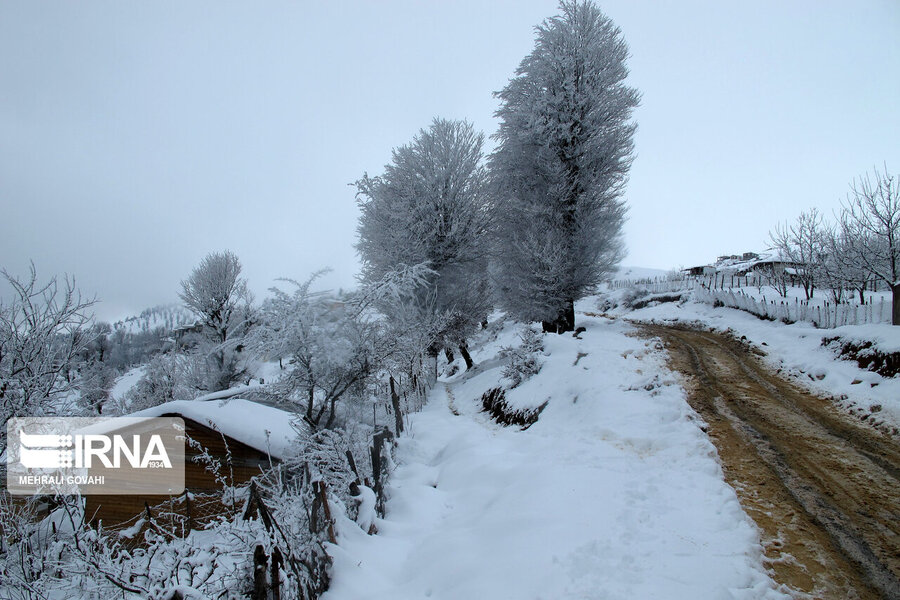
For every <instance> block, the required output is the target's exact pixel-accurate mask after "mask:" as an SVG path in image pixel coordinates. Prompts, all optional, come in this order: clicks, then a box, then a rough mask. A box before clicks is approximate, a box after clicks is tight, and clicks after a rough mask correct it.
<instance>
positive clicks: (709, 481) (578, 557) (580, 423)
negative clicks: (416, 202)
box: [325, 300, 786, 600]
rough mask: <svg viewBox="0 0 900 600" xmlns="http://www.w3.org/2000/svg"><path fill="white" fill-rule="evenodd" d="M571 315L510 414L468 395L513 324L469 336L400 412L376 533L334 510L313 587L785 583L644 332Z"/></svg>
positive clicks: (511, 340)
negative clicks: (404, 430)
mask: <svg viewBox="0 0 900 600" xmlns="http://www.w3.org/2000/svg"><path fill="white" fill-rule="evenodd" d="M593 302H595V300H594V301H588V302H586V303H582V305H581V306H580V308H581V309H587V310H592V309H593ZM578 324H579V326H585V327H586V328H587V330H586V331H585V332H584V333H583V334H582V335H581V337H582V338H583V339H575V338H573V337H572V336H569V335H565V336H555V335H548V336H545V352H544V354H545V355H546V356H544V357H543V361H544V366H543V368H542V370H541V372H540V373H539V374H537V375H536V376H534V377H533V378H532V379H530V380H528V381H526V382H525V383H523V384H522V385H521V386H520V387H518V388H516V389H514V390H512V391H511V392H509V393H508V395H507V399H508V400H509V402H510V403H511V404H516V405H521V406H537V405H540V404H542V403H543V402H544V401H546V400H549V403H548V405H547V407H546V409H545V410H544V411H543V413H542V414H541V416H540V420H539V421H538V422H537V423H536V424H535V425H533V426H532V427H531V428H529V429H527V430H524V431H522V430H520V429H519V428H518V427H501V426H499V425H497V424H496V423H494V422H492V421H490V420H489V419H488V417H487V415H486V414H485V413H483V412H480V411H479V409H480V398H481V395H482V393H483V392H484V391H486V390H488V389H489V388H491V387H494V386H496V385H497V383H498V381H499V380H500V378H501V375H500V372H501V370H502V366H503V362H502V361H501V360H499V359H498V358H497V354H498V351H499V349H500V348H501V347H502V346H510V345H514V344H515V343H516V342H517V336H516V332H517V331H518V327H515V326H512V325H507V326H503V327H500V326H499V325H495V327H497V328H498V329H499V331H498V334H497V335H496V336H494V338H493V339H491V341H489V342H487V343H484V345H482V346H481V347H477V346H474V345H473V350H474V352H473V355H474V358H475V360H476V363H477V365H476V367H475V368H474V369H473V370H472V371H471V372H468V373H462V374H459V375H455V376H454V377H452V378H450V379H449V380H446V381H444V382H442V383H439V384H438V385H437V386H436V388H435V389H434V390H433V391H432V393H431V396H430V399H429V402H428V404H427V405H426V407H425V409H424V410H423V411H422V412H421V413H417V414H414V415H411V416H410V434H409V435H408V436H404V437H402V438H401V439H400V442H399V448H398V450H397V461H398V466H397V468H396V470H395V471H394V473H393V475H392V476H391V479H390V481H389V489H388V493H389V501H388V503H387V515H386V518H385V519H383V520H378V521H377V526H378V529H379V533H378V535H374V536H369V535H366V534H365V533H364V532H363V531H362V530H361V529H360V528H359V527H358V526H357V525H356V524H355V523H352V522H350V521H346V520H345V521H342V522H339V523H338V531H339V538H340V539H339V546H335V547H332V548H331V552H332V554H333V556H334V568H333V581H332V586H331V589H330V591H329V592H327V593H326V595H325V598H326V599H327V600H344V599H347V600H351V599H352V600H356V599H358V598H369V599H379V598H384V599H388V598H389V599H391V600H402V599H405V598H410V599H411V598H415V599H421V598H446V599H460V598H488V599H492V600H495V599H504V598H510V599H512V598H515V599H527V598H543V599H559V598H580V599H581V598H622V599H628V600H632V599H634V598H670V599H679V598H684V599H691V600H694V599H696V598H704V599H733V598H747V599H750V598H753V599H759V598H781V597H786V596H785V595H784V594H782V593H781V592H779V591H778V590H776V588H775V585H774V584H773V582H772V581H771V579H770V578H769V576H768V575H767V573H766V571H765V569H764V567H763V564H762V558H761V556H762V554H761V548H760V545H759V541H758V535H757V530H756V528H755V525H754V524H753V523H752V521H751V520H750V519H749V518H748V517H747V516H746V515H745V514H744V513H743V511H742V509H741V507H740V505H739V503H738V500H737V497H736V495H735V493H734V491H733V490H732V489H731V488H730V487H729V486H728V485H726V484H725V482H724V480H723V476H722V472H721V470H720V467H719V464H718V462H717V458H716V450H715V448H714V447H713V445H712V444H711V443H710V441H709V440H708V438H707V437H706V435H705V434H704V433H703V431H702V430H701V428H700V427H701V423H699V422H698V417H697V416H696V415H695V413H693V411H692V410H691V408H690V407H689V406H688V404H687V402H686V400H685V395H684V392H683V390H682V389H681V387H680V386H679V385H678V383H677V380H676V378H675V377H674V376H673V375H672V374H670V372H669V371H668V370H667V368H666V365H665V356H664V354H663V352H662V351H661V349H660V346H659V345H658V343H655V342H647V341H645V340H642V339H639V338H636V337H630V336H629V335H628V334H629V333H630V332H631V331H632V328H631V326H630V325H628V324H627V323H625V322H624V321H622V320H617V321H611V320H608V319H605V318H601V317H587V316H584V315H583V314H579V316H578Z"/></svg>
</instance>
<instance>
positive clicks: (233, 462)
mask: <svg viewBox="0 0 900 600" xmlns="http://www.w3.org/2000/svg"><path fill="white" fill-rule="evenodd" d="M163 416H181V415H163ZM184 425H185V432H186V434H187V436H189V437H190V438H191V439H193V440H194V441H196V442H198V443H199V444H200V445H201V446H202V447H203V448H205V449H206V450H207V451H208V452H209V454H210V455H211V456H212V457H214V458H216V459H217V460H219V461H220V462H221V465H222V469H221V476H222V477H224V479H225V481H226V482H227V483H228V485H240V484H242V483H246V482H247V481H249V480H250V478H251V477H253V476H254V475H259V474H260V473H261V472H262V470H263V469H265V468H268V466H269V465H270V464H272V463H275V462H277V461H276V460H275V459H271V462H270V459H269V456H268V455H267V454H266V453H265V452H261V451H260V450H257V449H255V448H252V447H250V446H248V445H246V444H244V443H242V442H239V441H237V440H235V439H233V438H230V437H228V436H223V435H222V434H221V433H219V432H218V431H215V430H213V429H211V428H210V427H208V426H205V425H202V424H200V423H197V422H195V421H191V420H189V419H184ZM226 447H227V449H226ZM200 454H201V452H200V451H199V450H197V449H195V448H193V447H192V446H191V444H189V443H185V465H184V486H185V489H186V490H187V491H189V492H191V493H195V494H198V495H199V494H204V495H205V494H221V491H222V486H221V484H220V483H219V482H217V481H216V476H215V474H213V473H211V472H210V471H209V470H207V468H206V464H205V463H203V462H198V461H197V460H196V459H197V457H198V456H199V455H200ZM229 456H230V460H229ZM169 500H170V496H168V495H148V494H139V495H91V496H85V518H86V519H88V521H89V522H90V523H91V524H92V525H95V526H96V524H97V523H98V522H100V521H102V522H103V525H104V526H105V527H116V526H118V525H121V524H123V523H126V522H128V521H130V520H132V519H134V518H135V517H137V516H139V515H141V514H143V513H145V512H146V505H149V506H156V505H158V504H162V503H164V502H168V501H169ZM224 510H226V509H225V507H224V506H222V511H224ZM202 520H204V519H200V521H202ZM207 520H208V519H207Z"/></svg>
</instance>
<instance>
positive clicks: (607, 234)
mask: <svg viewBox="0 0 900 600" xmlns="http://www.w3.org/2000/svg"><path fill="white" fill-rule="evenodd" d="M560 11H561V13H562V14H560V15H558V16H555V17H552V18H550V19H547V20H546V21H544V22H543V23H542V24H541V25H540V26H538V27H537V28H536V31H537V40H536V41H535V46H534V50H533V51H532V52H531V54H529V55H528V56H527V57H525V59H524V60H523V61H522V63H521V64H520V65H519V68H518V69H517V71H516V76H515V77H514V78H513V79H512V80H510V82H509V84H508V85H507V86H506V87H505V88H504V89H503V90H502V91H501V92H498V93H497V94H496V95H497V97H499V98H500V101H501V106H500V109H499V110H498V111H497V116H498V117H500V119H501V123H500V129H499V131H498V133H497V134H496V135H495V138H496V139H497V141H498V142H499V145H498V148H497V150H496V151H495V152H494V154H493V155H492V156H491V158H490V163H489V165H490V168H491V172H492V174H493V181H494V184H495V188H496V192H497V198H498V200H497V207H496V209H497V210H496V214H497V225H498V227H497V245H496V257H497V258H496V264H495V268H494V276H495V280H496V284H497V291H498V295H499V299H500V302H501V304H502V306H503V307H504V308H505V309H506V310H507V312H508V313H509V314H511V315H512V316H514V317H516V318H518V319H520V320H523V321H542V322H543V323H544V330H545V331H556V332H560V333H561V332H564V331H571V330H573V329H574V327H575V311H574V301H575V300H577V299H579V298H581V297H583V296H584V295H586V294H588V293H590V292H591V291H592V290H593V289H594V287H595V286H596V285H597V284H598V283H600V281H601V280H602V279H603V277H604V276H606V275H607V274H608V273H609V272H610V271H611V270H612V269H614V268H615V267H616V265H617V264H618V263H619V262H620V261H621V259H622V257H623V256H624V245H623V242H622V233H621V232H622V225H623V223H624V219H625V211H626V208H625V204H624V201H623V200H622V198H621V196H622V193H623V191H624V188H625V183H626V180H627V175H628V170H629V168H630V166H631V162H632V158H633V155H632V152H633V141H632V138H633V136H634V132H635V129H636V127H637V126H636V125H635V124H634V123H633V122H632V121H631V115H632V111H633V110H634V108H635V107H636V106H637V105H638V104H639V102H640V94H639V93H638V92H637V91H636V90H635V89H634V88H631V87H629V86H627V85H625V78H626V76H627V75H628V68H627V67H626V65H625V61H626V59H627V58H628V46H627V45H626V43H625V40H624V39H623V38H622V33H621V31H620V30H619V28H618V27H616V25H615V24H614V23H613V22H612V21H611V20H610V19H609V18H608V17H606V16H605V15H604V14H603V13H602V12H601V11H600V9H599V8H597V6H596V5H595V4H593V3H592V2H585V1H577V0H573V1H563V2H561V3H560Z"/></svg>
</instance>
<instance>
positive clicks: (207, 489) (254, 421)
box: [85, 399, 297, 529]
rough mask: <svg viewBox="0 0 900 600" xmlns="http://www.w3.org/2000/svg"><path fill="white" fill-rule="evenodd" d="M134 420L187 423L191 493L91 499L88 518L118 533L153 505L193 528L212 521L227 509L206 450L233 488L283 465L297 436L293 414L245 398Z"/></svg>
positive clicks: (164, 408)
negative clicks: (163, 419)
mask: <svg viewBox="0 0 900 600" xmlns="http://www.w3.org/2000/svg"><path fill="white" fill-rule="evenodd" d="M128 416H131V417H181V418H182V419H184V424H185V436H186V437H187V438H189V439H190V440H192V441H191V442H187V443H185V492H186V493H185V494H184V495H183V496H181V497H179V498H175V499H173V498H170V497H169V496H154V495H146V494H145V495H140V494H136V495H124V496H114V495H109V496H105V495H89V496H85V518H86V519H87V520H88V521H89V522H90V523H92V524H97V523H99V522H102V523H103V525H104V527H107V528H113V529H116V528H124V527H128V526H129V525H131V524H134V523H135V522H137V520H138V519H140V518H141V517H142V516H144V515H145V514H146V513H147V511H148V509H149V507H156V506H159V505H164V504H166V503H168V504H167V507H168V510H169V511H170V513H175V514H176V515H178V516H179V517H181V520H182V521H183V522H185V523H187V524H188V527H189V528H193V527H194V526H196V525H199V524H202V523H203V522H206V521H209V520H210V519H212V518H215V517H216V516H218V515H220V514H223V512H224V511H225V510H227V509H226V506H225V505H224V504H223V503H222V502H221V493H222V485H221V483H220V482H219V481H217V480H216V477H215V474H214V473H212V472H210V471H209V470H208V469H207V465H206V464H205V463H204V462H203V460H202V457H203V454H204V451H205V452H207V453H208V454H209V456H211V457H212V458H214V459H215V460H217V461H219V462H220V463H221V465H222V469H221V471H222V473H221V475H223V476H225V477H226V479H227V480H228V483H229V485H240V484H242V483H246V482H247V481H249V480H250V478H251V477H253V476H254V475H259V474H260V473H261V472H262V471H263V470H264V469H267V468H268V467H269V466H271V465H272V464H275V463H278V462H280V461H281V459H282V458H284V456H285V455H286V454H287V453H288V452H289V450H290V448H291V447H292V446H293V445H294V442H295V440H296V437H297V432H296V430H295V428H294V425H293V421H294V419H293V415H292V414H291V413H289V412H286V411H283V410H280V409H277V408H274V407H271V406H266V405H263V404H259V403H257V402H251V401H249V400H243V399H228V400H188V401H186V400H177V401H174V402H167V403H166V404H161V405H159V406H154V407H152V408H148V409H146V410H142V411H138V412H136V413H133V414H131V415H128ZM152 516H154V517H155V516H156V515H152ZM170 516H171V515H170Z"/></svg>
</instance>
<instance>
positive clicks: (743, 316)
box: [616, 302, 900, 428]
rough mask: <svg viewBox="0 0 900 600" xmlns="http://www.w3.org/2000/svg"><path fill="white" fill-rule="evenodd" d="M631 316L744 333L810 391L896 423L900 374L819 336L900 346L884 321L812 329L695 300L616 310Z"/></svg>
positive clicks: (769, 360)
mask: <svg viewBox="0 0 900 600" xmlns="http://www.w3.org/2000/svg"><path fill="white" fill-rule="evenodd" d="M616 312H618V313H619V314H621V315H623V316H627V318H629V319H635V320H647V321H653V320H655V321H664V322H672V321H681V322H687V323H700V324H702V325H703V326H706V327H714V328H716V329H718V330H721V331H729V330H730V331H732V332H733V333H734V335H735V336H736V337H742V336H746V338H747V340H748V341H749V342H751V343H753V344H755V345H756V346H757V347H759V349H761V350H762V351H763V352H764V353H765V355H766V356H765V359H764V360H765V361H766V362H767V363H768V364H769V366H771V367H772V368H773V369H774V370H777V371H780V372H782V373H785V374H786V375H788V376H791V377H792V378H793V379H794V380H795V381H797V382H798V383H800V384H801V385H803V386H805V387H807V388H808V389H810V390H811V391H813V392H815V393H817V394H819V395H822V396H826V397H833V398H834V401H835V404H836V405H838V406H840V407H841V408H843V409H844V410H846V411H848V412H850V413H852V414H854V415H856V416H858V417H861V418H862V417H865V418H866V420H868V421H870V422H872V423H875V424H882V425H884V426H886V427H888V428H893V427H900V377H896V378H892V377H882V376H881V375H879V374H878V373H874V372H872V371H868V370H865V369H861V368H859V366H858V365H857V364H856V363H855V362H852V361H848V360H841V359H839V358H838V357H837V355H836V353H835V351H834V350H833V349H831V348H827V347H825V346H823V345H822V339H823V338H830V337H835V336H841V337H845V338H848V339H859V340H869V341H873V342H875V343H876V344H877V345H878V347H879V349H881V350H883V351H885V352H889V351H897V349H898V348H900V332H898V331H896V330H897V329H900V328H896V327H892V326H891V325H887V324H874V325H855V326H844V327H837V328H834V329H816V328H815V327H814V326H813V325H812V324H810V323H794V324H792V325H785V324H784V323H780V322H777V321H775V322H773V321H765V320H761V319H759V318H757V317H755V316H753V315H751V314H748V313H746V312H743V311H740V310H736V309H733V308H725V307H719V308H714V307H712V306H710V305H709V304H702V303H697V302H665V303H660V304H656V305H653V306H648V307H645V308H641V309H639V310H635V311H627V310H625V309H621V308H620V309H618V310H617V311H616Z"/></svg>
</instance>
